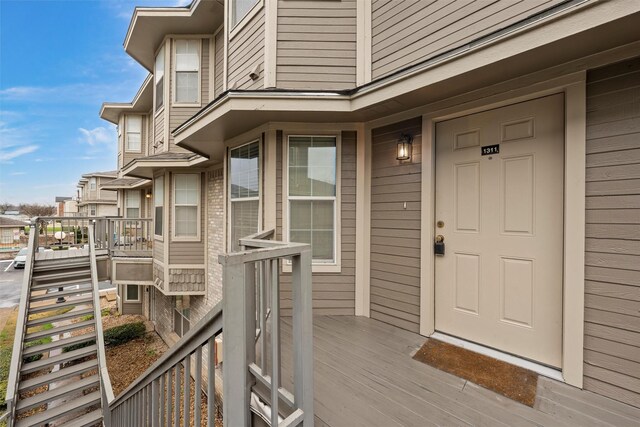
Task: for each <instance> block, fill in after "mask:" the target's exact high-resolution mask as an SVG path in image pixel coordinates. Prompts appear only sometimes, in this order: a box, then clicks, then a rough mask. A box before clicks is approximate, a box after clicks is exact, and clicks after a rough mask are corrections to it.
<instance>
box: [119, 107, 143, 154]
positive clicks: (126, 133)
mask: <svg viewBox="0 0 640 427" xmlns="http://www.w3.org/2000/svg"><path fill="white" fill-rule="evenodd" d="M131 117H138V118H139V119H140V149H139V150H131V149H129V129H128V126H127V124H128V121H129V119H130V118H131ZM143 129H144V119H143V117H142V115H139V114H128V115H126V116H125V119H124V152H125V153H142V144H143V143H144V141H143V139H142V136H143Z"/></svg>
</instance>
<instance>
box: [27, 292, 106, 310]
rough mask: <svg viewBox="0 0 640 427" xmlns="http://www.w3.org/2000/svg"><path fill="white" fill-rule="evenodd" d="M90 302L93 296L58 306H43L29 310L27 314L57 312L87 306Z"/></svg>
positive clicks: (55, 304) (72, 300)
mask: <svg viewBox="0 0 640 427" xmlns="http://www.w3.org/2000/svg"><path fill="white" fill-rule="evenodd" d="M91 302H93V296H88V297H80V298H74V299H70V300H68V301H66V302H61V303H59V304H58V303H54V304H47V305H43V306H40V307H33V308H29V314H36V313H42V312H43V311H51V310H57V309H59V308H62V307H73V306H76V305H84V304H89V303H91Z"/></svg>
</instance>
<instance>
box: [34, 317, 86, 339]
mask: <svg viewBox="0 0 640 427" xmlns="http://www.w3.org/2000/svg"><path fill="white" fill-rule="evenodd" d="M95 323H96V322H95V319H91V320H84V321H82V322H77V323H71V324H69V325H64V326H56V327H54V328H52V329H47V330H45V331H39V332H33V333H30V334H27V335H25V337H24V340H25V341H31V340H37V339H39V338H42V337H52V336H54V335H60V334H63V333H65V332H69V331H73V330H76V329H82V328H87V327H89V326H95Z"/></svg>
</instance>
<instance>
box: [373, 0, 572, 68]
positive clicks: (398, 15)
mask: <svg viewBox="0 0 640 427" xmlns="http://www.w3.org/2000/svg"><path fill="white" fill-rule="evenodd" d="M563 1H564V0H526V1H513V0H491V1H490V0H483V1H474V0H442V1H432V0H417V1H416V0H374V1H373V6H372V43H371V44H372V74H373V78H374V79H375V78H378V77H380V76H383V75H385V74H389V73H392V72H393V71H396V70H398V69H401V68H404V67H407V66H409V65H413V64H416V63H418V62H421V61H424V60H426V59H429V58H432V57H434V56H436V55H438V54H441V53H444V52H447V51H449V50H452V49H455V48H458V47H460V46H463V45H465V44H467V43H469V42H471V41H473V40H475V39H478V38H480V37H483V36H485V35H487V34H490V33H492V32H494V31H497V30H500V29H502V28H505V27H507V26H509V25H512V24H514V23H516V22H518V21H520V20H523V19H526V18H527V17H529V16H531V15H534V14H536V13H539V12H541V11H544V10H545V9H548V8H550V7H553V6H555V5H557V4H559V3H562V2H563Z"/></svg>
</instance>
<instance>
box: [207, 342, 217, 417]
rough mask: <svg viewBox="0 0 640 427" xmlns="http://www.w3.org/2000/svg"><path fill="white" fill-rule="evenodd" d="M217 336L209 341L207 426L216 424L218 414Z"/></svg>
mask: <svg viewBox="0 0 640 427" xmlns="http://www.w3.org/2000/svg"><path fill="white" fill-rule="evenodd" d="M215 346H216V337H215V336H213V337H211V338H209V341H207V351H208V352H209V358H208V360H207V427H214V426H215V415H216V350H215V348H216V347H215Z"/></svg>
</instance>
